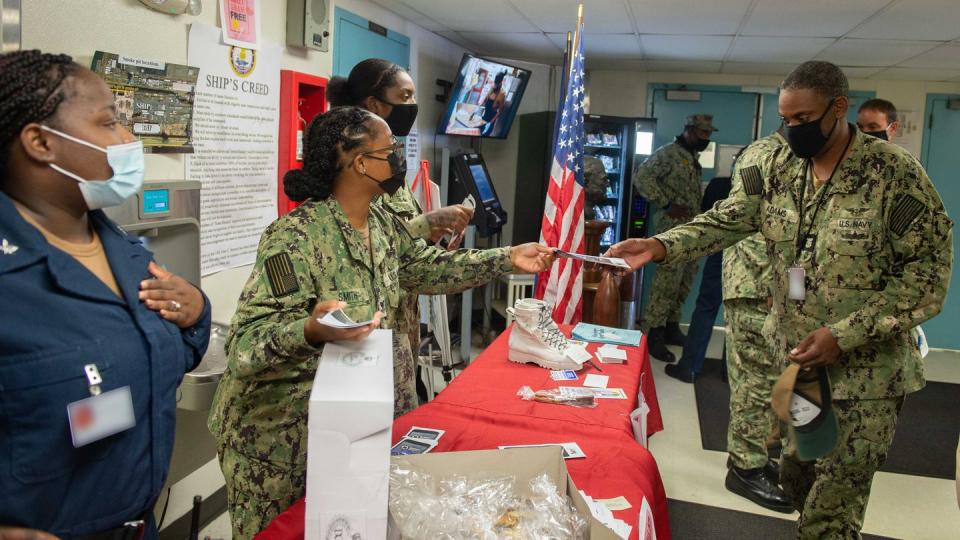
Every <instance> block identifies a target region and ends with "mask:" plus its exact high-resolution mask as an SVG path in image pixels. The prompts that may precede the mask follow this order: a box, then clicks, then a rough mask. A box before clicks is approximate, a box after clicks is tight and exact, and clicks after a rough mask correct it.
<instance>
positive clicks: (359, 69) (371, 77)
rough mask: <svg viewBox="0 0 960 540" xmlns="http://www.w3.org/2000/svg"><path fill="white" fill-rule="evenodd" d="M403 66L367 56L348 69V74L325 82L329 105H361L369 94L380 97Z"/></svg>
mask: <svg viewBox="0 0 960 540" xmlns="http://www.w3.org/2000/svg"><path fill="white" fill-rule="evenodd" d="M401 71H403V68H402V67H400V66H398V65H397V64H394V63H393V62H391V61H389V60H384V59H382V58H367V59H366V60H364V61H362V62H360V63H359V64H357V65H355V66H353V69H351V70H350V76H349V77H347V78H344V77H339V76H338V77H334V78H332V79H330V82H328V83H327V100H328V101H329V102H330V106H331V107H344V106H347V105H357V106H361V105H363V100H365V99H367V98H368V97H370V96H373V97H375V98H382V97H383V91H384V90H386V89H387V88H392V87H393V86H396V84H397V75H398V74H400V72H401Z"/></svg>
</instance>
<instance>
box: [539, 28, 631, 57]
mask: <svg viewBox="0 0 960 540" xmlns="http://www.w3.org/2000/svg"><path fill="white" fill-rule="evenodd" d="M547 36H548V37H549V38H550V41H552V42H553V43H554V45H556V46H557V47H559V48H560V49H561V50H562V49H563V48H564V47H566V43H567V35H566V34H547ZM583 46H584V54H585V55H586V57H587V60H589V59H590V58H593V57H601V58H613V59H617V58H636V59H639V58H641V57H642V56H643V51H642V50H641V49H640V42H639V40H638V39H637V36H636V34H587V33H584V35H583Z"/></svg>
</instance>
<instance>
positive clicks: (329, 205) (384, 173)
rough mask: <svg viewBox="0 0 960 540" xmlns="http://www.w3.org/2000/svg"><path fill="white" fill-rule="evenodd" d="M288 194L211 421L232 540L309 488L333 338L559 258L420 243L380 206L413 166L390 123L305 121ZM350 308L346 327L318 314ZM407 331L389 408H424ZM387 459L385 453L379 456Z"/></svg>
mask: <svg viewBox="0 0 960 540" xmlns="http://www.w3.org/2000/svg"><path fill="white" fill-rule="evenodd" d="M304 143H305V144H304V150H305V152H304V162H303V169H294V170H291V171H289V172H288V173H287V174H286V176H285V177H284V181H283V187H284V191H285V192H286V194H287V196H288V197H290V198H291V199H292V200H295V201H304V203H303V204H301V205H300V206H298V207H297V208H296V209H295V210H293V211H292V212H290V213H288V214H285V215H284V216H282V217H280V218H279V219H277V220H276V221H274V222H273V223H272V224H270V226H269V227H267V229H266V231H264V233H263V235H262V236H261V238H260V245H259V247H258V249H257V258H256V262H255V263H254V266H253V270H252V272H251V274H250V278H249V279H248V280H247V283H246V285H245V287H244V290H243V293H242V294H241V295H240V300H239V303H238V306H237V310H236V313H235V314H234V316H233V320H232V321H231V325H230V334H229V336H228V338H227V342H226V352H227V369H226V372H225V373H224V375H223V378H222V379H221V380H220V384H219V386H218V388H217V393H216V396H215V397H214V403H213V407H212V409H211V411H210V418H209V422H208V426H209V428H210V431H211V432H212V433H213V435H214V437H215V438H216V439H217V441H218V444H219V447H218V454H219V458H220V467H221V470H222V471H223V475H224V478H225V479H226V486H227V505H228V508H229V511H230V520H231V523H232V526H233V538H234V539H235V540H247V539H249V538H252V537H253V536H254V535H256V534H257V533H258V532H260V531H261V530H262V529H263V528H264V527H265V526H266V525H267V524H269V523H270V521H271V520H272V519H273V518H275V517H276V516H277V515H278V514H280V512H282V511H284V510H286V509H287V507H289V506H290V505H291V504H293V503H294V502H295V501H296V500H297V499H300V498H301V497H303V496H304V492H305V490H306V480H307V479H306V472H307V471H306V467H307V410H308V403H309V399H310V391H311V388H312V387H313V380H314V377H315V375H316V371H317V365H318V361H319V359H320V356H321V355H322V354H323V350H324V346H325V344H326V343H329V342H333V341H343V340H360V339H364V338H365V337H367V336H368V335H369V334H370V332H372V331H373V329H374V328H376V327H378V326H380V327H383V328H388V329H395V328H396V325H397V323H398V322H399V321H400V320H401V319H402V318H403V317H404V316H405V315H404V309H405V306H404V305H403V304H402V302H401V296H400V291H401V290H407V291H410V292H411V293H413V294H416V293H424V294H447V293H456V292H460V291H463V290H466V289H468V288H471V287H476V286H479V285H482V284H484V283H487V282H489V281H490V280H492V279H495V278H497V277H498V276H500V275H503V274H506V273H510V272H518V273H535V272H541V271H544V270H546V269H547V268H549V267H550V265H551V264H552V263H553V251H552V250H551V249H549V248H547V247H546V246H541V245H539V244H524V245H521V246H514V247H503V248H494V249H487V250H466V249H461V250H457V251H447V250H444V249H439V248H436V247H433V246H428V245H426V244H425V243H424V242H423V240H421V239H414V238H413V237H411V236H410V234H409V233H408V232H407V229H406V227H405V225H404V224H403V223H402V222H400V220H399V219H397V217H396V216H394V215H393V214H391V213H389V212H387V211H386V210H384V209H383V207H382V206H381V205H379V204H374V203H373V201H374V200H375V199H376V198H378V197H380V196H381V195H383V194H384V193H388V194H392V193H395V192H397V191H398V190H400V189H402V186H403V178H404V174H405V172H406V171H405V168H406V162H405V161H404V160H403V152H402V149H401V148H400V146H399V144H398V142H397V141H396V139H394V138H393V136H392V134H391V133H390V128H389V126H388V125H387V123H386V122H385V121H384V120H383V119H382V118H380V117H379V116H377V115H375V114H373V113H371V112H370V111H366V110H364V109H361V108H359V107H335V108H333V109H331V110H329V111H327V112H326V113H323V114H321V115H319V116H317V117H316V118H314V119H313V121H312V122H311V124H310V127H309V129H308V130H307V133H306V138H305V140H304ZM337 309H343V311H344V312H346V314H347V315H348V316H349V317H351V318H352V319H353V320H355V321H368V320H369V321H373V322H371V324H368V325H366V326H364V327H361V328H357V329H351V330H344V329H336V328H331V327H329V326H326V325H323V324H321V323H319V322H318V321H317V319H319V318H321V317H323V316H324V315H326V314H327V313H329V312H331V311H335V310H337ZM408 338H409V336H408V334H406V333H403V332H393V358H392V361H393V382H394V413H395V415H397V416H399V415H401V414H403V413H406V412H408V411H410V410H412V409H413V408H415V407H416V406H417V398H416V391H415V388H414V385H415V383H414V375H413V374H414V371H413V366H414V359H413V358H412V357H411V348H410V344H409V343H408V342H407V340H408ZM384 458H385V459H386V456H384Z"/></svg>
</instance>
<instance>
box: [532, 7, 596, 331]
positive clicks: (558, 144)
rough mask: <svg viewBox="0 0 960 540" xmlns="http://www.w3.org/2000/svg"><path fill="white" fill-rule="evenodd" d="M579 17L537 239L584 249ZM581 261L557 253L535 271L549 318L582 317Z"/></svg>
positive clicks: (569, 319) (573, 249) (577, 250)
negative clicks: (550, 308)
mask: <svg viewBox="0 0 960 540" xmlns="http://www.w3.org/2000/svg"><path fill="white" fill-rule="evenodd" d="M582 30H583V23H582V22H581V23H580V24H579V26H578V28H577V31H576V33H575V34H574V37H573V48H572V54H571V57H570V72H569V75H568V76H567V77H566V79H567V83H566V85H565V88H564V94H563V99H562V100H561V107H560V110H559V114H560V121H559V122H558V123H557V126H556V132H555V133H554V136H553V140H554V149H553V161H552V163H551V166H550V184H549V186H548V187H547V200H546V204H545V205H544V211H543V222H542V225H541V228H540V242H541V243H543V244H546V245H548V246H550V247H556V248H560V249H562V250H564V251H569V252H573V253H583V141H584V135H583V97H584V95H583V94H584V92H583V42H582V41H581V36H582ZM582 293H583V263H582V262H580V261H576V260H573V259H567V258H562V259H561V258H558V259H557V260H556V261H555V262H554V263H553V266H552V267H551V268H550V271H548V272H543V273H541V274H540V275H539V276H538V279H537V289H536V292H535V296H536V298H541V299H543V300H545V301H546V302H547V303H548V304H553V306H554V308H553V319H554V320H555V321H557V322H559V323H564V324H572V323H576V322H579V321H580V313H581V303H582Z"/></svg>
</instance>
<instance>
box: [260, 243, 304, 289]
mask: <svg viewBox="0 0 960 540" xmlns="http://www.w3.org/2000/svg"><path fill="white" fill-rule="evenodd" d="M263 268H264V271H265V272H266V274H267V281H269V282H270V289H271V290H272V291H273V296H274V297H275V298H280V297H283V296H287V295H288V294H292V293H295V292H297V291H299V290H300V284H299V283H298V282H297V274H296V273H295V272H294V269H293V262H292V261H291V260H290V255H289V254H287V253H277V254H276V255H273V256H272V257H269V258H268V259H267V260H266V261H264V262H263Z"/></svg>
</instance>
